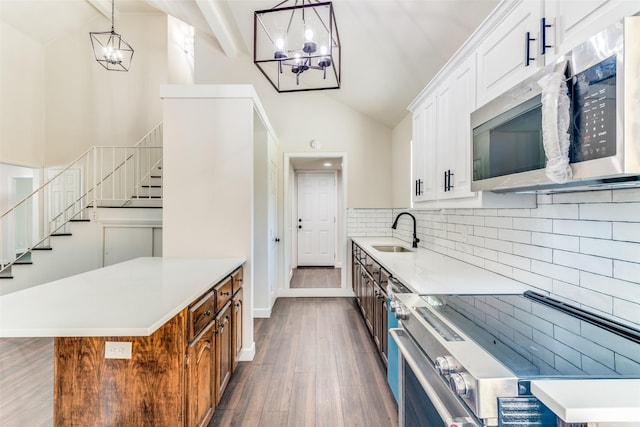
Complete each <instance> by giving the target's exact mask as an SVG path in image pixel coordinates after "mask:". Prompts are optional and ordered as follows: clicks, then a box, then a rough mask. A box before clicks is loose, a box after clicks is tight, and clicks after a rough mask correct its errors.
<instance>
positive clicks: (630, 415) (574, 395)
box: [352, 237, 640, 427]
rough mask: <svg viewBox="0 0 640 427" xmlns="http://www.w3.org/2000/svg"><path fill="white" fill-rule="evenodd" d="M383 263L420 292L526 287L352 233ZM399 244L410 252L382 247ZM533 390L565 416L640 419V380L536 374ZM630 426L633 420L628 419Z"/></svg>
mask: <svg viewBox="0 0 640 427" xmlns="http://www.w3.org/2000/svg"><path fill="white" fill-rule="evenodd" d="M352 240H353V241H354V242H356V243H357V244H358V245H359V246H360V247H361V248H362V249H364V250H365V251H366V252H367V253H368V254H369V255H371V256H372V257H373V258H374V259H375V260H376V261H377V262H378V263H379V264H380V265H382V266H383V267H384V268H385V269H386V270H388V271H389V272H390V273H391V274H392V275H393V276H395V277H396V278H398V279H399V280H400V281H401V282H402V283H403V284H404V285H406V286H407V287H409V288H410V289H411V290H412V291H413V292H416V293H418V294H423V295H424V294H466V293H476V294H477V293H521V292H524V291H525V290H527V289H531V288H530V287H528V286H526V285H525V284H523V283H521V282H517V281H515V280H512V279H509V278H507V277H504V276H501V275H499V274H496V273H493V272H490V271H488V270H484V269H481V268H479V267H476V266H473V265H471V264H468V263H465V262H462V261H459V260H456V259H454V258H451V257H448V256H445V255H441V254H438V253H436V252H433V251H430V250H427V249H423V248H418V249H411V245H410V244H407V243H406V242H403V241H401V240H398V239H393V238H390V237H353V238H352ZM377 245H399V246H404V247H405V248H409V249H411V252H400V253H397V252H381V251H379V250H377V249H375V248H374V247H373V246H377ZM531 391H532V393H533V394H534V395H535V396H536V397H537V398H538V399H540V401H541V402H543V403H544V404H545V405H546V406H547V407H548V408H549V409H551V410H552V411H553V412H554V413H555V414H556V415H558V416H559V417H560V418H561V419H562V420H564V421H565V422H569V423H571V422H594V423H595V422H598V423H607V424H606V425H610V424H609V423H612V424H611V425H616V423H631V425H640V424H638V423H640V380H631V379H613V380H533V381H532V382H531ZM624 425H625V427H626V426H627V425H628V424H624Z"/></svg>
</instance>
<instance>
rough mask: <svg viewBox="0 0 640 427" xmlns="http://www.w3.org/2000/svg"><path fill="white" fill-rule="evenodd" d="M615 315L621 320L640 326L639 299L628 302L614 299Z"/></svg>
mask: <svg viewBox="0 0 640 427" xmlns="http://www.w3.org/2000/svg"><path fill="white" fill-rule="evenodd" d="M613 315H614V316H616V317H619V318H621V319H624V320H627V321H629V322H633V323H636V324H640V310H638V299H637V298H636V299H635V300H633V301H628V300H626V299H619V298H614V299H613Z"/></svg>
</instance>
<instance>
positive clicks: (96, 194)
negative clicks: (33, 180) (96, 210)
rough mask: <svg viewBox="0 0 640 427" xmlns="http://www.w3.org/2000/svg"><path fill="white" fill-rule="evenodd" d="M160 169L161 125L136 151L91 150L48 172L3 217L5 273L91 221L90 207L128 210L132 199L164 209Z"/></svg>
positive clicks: (1, 267)
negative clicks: (78, 223) (78, 222)
mask: <svg viewBox="0 0 640 427" xmlns="http://www.w3.org/2000/svg"><path fill="white" fill-rule="evenodd" d="M161 167H162V124H159V125H157V126H156V127H155V128H154V129H152V130H151V131H150V132H149V133H148V134H147V135H145V136H144V137H143V138H142V139H141V140H140V141H139V142H138V143H137V144H136V145H134V146H133V147H92V148H90V149H89V150H87V151H86V152H84V153H83V154H82V155H81V156H80V157H78V158H77V159H76V160H74V161H73V162H72V163H71V164H69V165H68V166H66V167H65V168H63V169H60V170H56V169H49V170H48V172H49V173H50V174H52V177H51V178H50V179H49V180H48V181H46V182H45V183H44V184H42V185H41V186H40V187H38V188H37V189H36V190H35V191H33V192H32V193H31V194H30V195H28V196H26V197H25V198H24V199H22V200H20V201H19V202H18V203H16V204H15V205H13V206H12V207H11V208H9V209H8V210H7V211H6V212H4V213H3V214H2V215H0V273H2V272H3V271H5V270H7V269H9V268H10V267H11V265H13V264H15V263H16V262H19V261H20V260H22V259H27V254H29V253H30V252H31V251H32V250H34V249H38V248H47V247H49V246H50V238H51V236H52V235H55V234H62V233H67V232H68V223H69V221H71V220H74V219H87V218H86V215H87V214H88V212H87V208H89V207H100V206H110V207H114V206H115V207H118V206H126V205H129V204H131V200H132V199H133V198H136V199H145V198H146V199H153V200H154V201H157V203H161V198H162V195H161V193H160V194H153V193H152V192H151V189H152V188H154V186H158V185H159V186H161V185H162V184H161V179H162V178H161V176H162V175H161V174H160V173H159V168H161ZM152 177H159V178H152ZM156 181H157V182H156ZM143 185H145V186H146V187H142V186H143ZM143 188H148V191H144V190H142V189H143Z"/></svg>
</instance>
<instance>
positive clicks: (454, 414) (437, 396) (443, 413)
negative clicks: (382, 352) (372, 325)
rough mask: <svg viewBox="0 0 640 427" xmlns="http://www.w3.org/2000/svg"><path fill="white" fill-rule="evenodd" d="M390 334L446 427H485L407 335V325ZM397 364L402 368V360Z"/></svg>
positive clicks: (392, 330) (393, 330)
mask: <svg viewBox="0 0 640 427" xmlns="http://www.w3.org/2000/svg"><path fill="white" fill-rule="evenodd" d="M389 334H391V337H392V338H393V340H394V341H395V342H396V344H398V349H399V350H400V354H401V357H402V358H404V360H405V361H406V362H407V364H408V365H409V367H410V368H411V370H412V371H413V373H414V375H415V376H416V378H417V379H418V381H419V382H420V385H421V386H422V389H423V390H424V392H425V393H426V394H427V396H428V397H429V400H431V403H432V404H433V406H434V408H435V409H436V411H437V412H438V414H439V415H440V417H441V418H442V419H443V420H444V421H445V423H446V424H445V425H446V426H447V427H453V426H456V427H482V424H479V423H478V422H477V419H476V418H475V417H473V416H472V415H471V413H470V412H469V410H468V409H467V408H466V406H464V404H463V403H462V402H460V401H459V400H458V398H457V397H456V396H455V395H454V393H453V391H452V390H451V389H449V387H448V386H447V385H446V384H445V383H444V382H443V381H442V379H441V378H440V376H439V375H438V373H437V372H436V370H435V368H434V367H433V365H432V363H431V362H430V361H429V359H427V357H426V356H424V354H423V353H422V351H421V350H420V349H419V348H418V346H417V345H416V344H414V342H413V340H412V339H411V338H410V337H409V336H407V333H406V332H405V331H404V329H401V328H398V329H390V330H389ZM398 365H399V369H402V363H399V364H398ZM400 378H402V376H400ZM401 393H402V392H401ZM400 399H401V400H402V399H403V397H402V396H401V397H400ZM400 404H401V403H400Z"/></svg>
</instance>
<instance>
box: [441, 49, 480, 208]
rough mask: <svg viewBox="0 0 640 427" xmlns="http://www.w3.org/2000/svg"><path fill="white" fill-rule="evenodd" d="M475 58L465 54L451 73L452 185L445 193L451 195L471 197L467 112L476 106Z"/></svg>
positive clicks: (449, 161)
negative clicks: (463, 59)
mask: <svg viewBox="0 0 640 427" xmlns="http://www.w3.org/2000/svg"><path fill="white" fill-rule="evenodd" d="M475 77H476V58H475V56H474V55H471V56H469V57H468V58H467V59H466V60H465V61H464V62H463V63H462V64H461V65H460V66H458V67H457V68H456V70H455V72H454V73H453V75H452V79H451V83H452V85H453V90H454V92H453V95H454V103H453V110H452V112H451V116H450V120H451V121H450V123H449V126H450V127H451V128H452V129H453V139H452V144H451V150H450V153H449V159H448V164H449V165H450V166H447V167H448V168H451V171H453V177H452V182H453V184H452V185H453V188H452V189H451V191H449V193H451V194H453V197H455V198H464V197H473V196H475V194H476V193H474V192H472V191H471V113H472V112H473V110H475V108H476V78H475Z"/></svg>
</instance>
